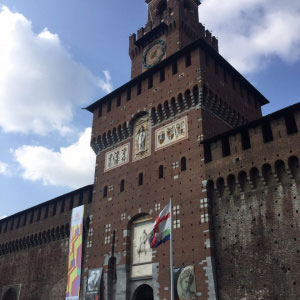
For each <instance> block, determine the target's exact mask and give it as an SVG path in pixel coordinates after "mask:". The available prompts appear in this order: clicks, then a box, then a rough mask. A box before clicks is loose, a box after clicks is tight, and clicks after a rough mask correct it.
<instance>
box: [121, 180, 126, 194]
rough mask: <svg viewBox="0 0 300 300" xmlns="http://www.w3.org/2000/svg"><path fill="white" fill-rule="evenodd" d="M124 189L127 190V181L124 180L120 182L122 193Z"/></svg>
mask: <svg viewBox="0 0 300 300" xmlns="http://www.w3.org/2000/svg"><path fill="white" fill-rule="evenodd" d="M124 188H125V180H124V179H122V180H121V182H120V193H122V192H124Z"/></svg>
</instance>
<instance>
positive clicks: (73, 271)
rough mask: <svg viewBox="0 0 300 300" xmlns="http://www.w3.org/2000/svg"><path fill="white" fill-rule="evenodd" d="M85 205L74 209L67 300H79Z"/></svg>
mask: <svg viewBox="0 0 300 300" xmlns="http://www.w3.org/2000/svg"><path fill="white" fill-rule="evenodd" d="M83 213H84V205H82V206H78V207H76V208H73V211H72V220H71V228H70V241H69V257H68V258H69V261H68V280H67V292H66V300H79V292H80V278H81V258H82V233H83Z"/></svg>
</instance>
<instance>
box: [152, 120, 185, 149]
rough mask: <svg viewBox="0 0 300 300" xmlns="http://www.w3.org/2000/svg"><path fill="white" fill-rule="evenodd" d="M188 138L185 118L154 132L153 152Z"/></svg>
mask: <svg viewBox="0 0 300 300" xmlns="http://www.w3.org/2000/svg"><path fill="white" fill-rule="evenodd" d="M187 138H188V118H187V116H186V117H184V118H181V119H179V120H176V121H174V122H172V123H170V124H168V125H166V126H164V127H162V128H159V129H157V130H155V151H157V150H160V149H163V148H165V147H168V146H170V145H173V144H175V143H177V142H180V141H182V140H184V139H187Z"/></svg>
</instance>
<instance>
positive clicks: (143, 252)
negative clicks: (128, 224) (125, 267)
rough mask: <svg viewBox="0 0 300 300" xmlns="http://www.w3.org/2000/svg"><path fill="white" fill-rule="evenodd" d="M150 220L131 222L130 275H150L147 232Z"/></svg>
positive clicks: (150, 225) (150, 227) (149, 252)
mask: <svg viewBox="0 0 300 300" xmlns="http://www.w3.org/2000/svg"><path fill="white" fill-rule="evenodd" d="M152 223H153V222H152V220H151V219H150V220H149V219H148V220H141V221H140V222H137V223H134V224H133V239H132V249H131V251H132V262H131V263H132V265H131V277H132V278H136V277H146V276H152V249H151V247H150V243H149V233H150V231H151V229H152V225H153V224H152Z"/></svg>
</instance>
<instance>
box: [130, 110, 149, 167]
mask: <svg viewBox="0 0 300 300" xmlns="http://www.w3.org/2000/svg"><path fill="white" fill-rule="evenodd" d="M133 136H134V138H133V143H134V145H133V161H137V160H140V159H143V158H145V157H147V156H149V155H150V154H151V124H150V121H149V117H148V116H145V117H142V118H140V119H139V120H138V121H136V123H135V126H134V135H133Z"/></svg>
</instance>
